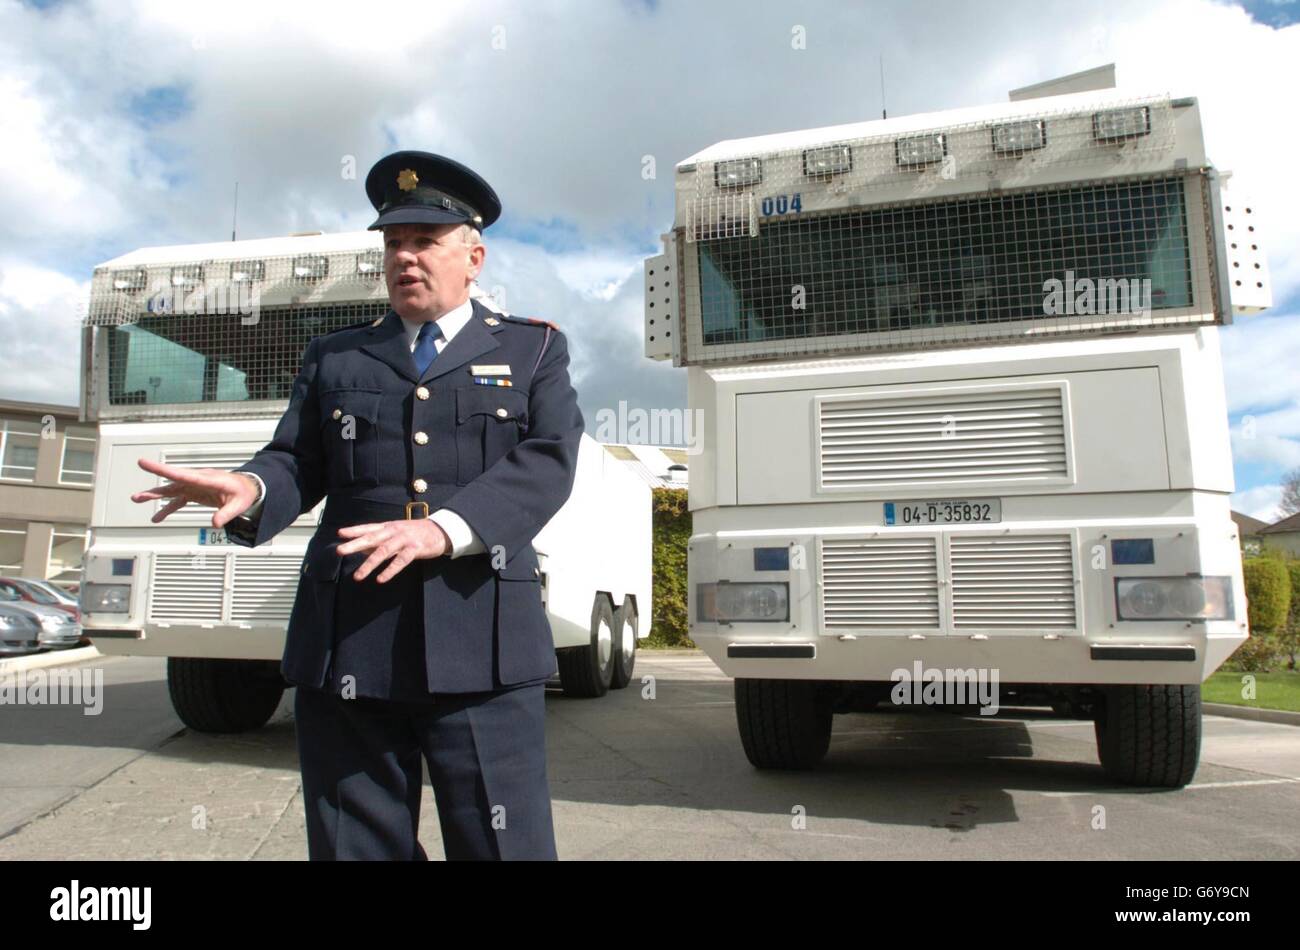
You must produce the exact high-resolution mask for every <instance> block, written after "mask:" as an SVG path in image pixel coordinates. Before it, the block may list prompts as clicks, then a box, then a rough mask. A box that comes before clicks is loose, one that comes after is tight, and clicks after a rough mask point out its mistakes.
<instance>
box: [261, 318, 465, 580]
mask: <svg viewBox="0 0 1300 950" xmlns="http://www.w3.org/2000/svg"><path fill="white" fill-rule="evenodd" d="M398 316H399V317H401V315H400V314H399V315H398ZM473 316H474V308H473V306H471V305H470V302H469V301H468V300H466V301H465V302H464V303H463V304H461V305H460V306H459V307H454V308H452V309H451V310H448V311H447V312H446V313H444V314H443V315H442V316H441V317H439V318H438V329H439V330H441V331H442V332H441V333H440V334H439V335H438V336H437V337H435V338H434V341H433V345H434V346H435V347H437V350H438V352H439V353H442V351H443V350H444V349H445V348H446V347H447V344H448V343H450V342H451V339H452V337H454V336H455V335H456V334H457V333H459V332H460V331H461V329H462V328H463V327H464V326H465V324H467V323H468V322H469V321H470V318H471V317H473ZM401 321H402V326H403V328H404V329H405V330H406V337H407V341H408V343H409V344H410V347H411V350H412V352H414V350H415V341H416V337H417V336H419V333H420V327H422V326H424V321H422V320H407V319H406V318H405V317H401ZM242 474H245V475H252V476H253V478H255V479H257V485H258V488H259V492H258V496H257V501H256V502H255V503H254V504H253V506H252V507H251V508H249V509H248V510H247V511H246V512H244V515H245V516H246V517H249V518H256V517H257V516H258V514H259V513H260V512H261V510H262V502H263V501H265V500H266V483H265V482H263V481H262V479H261V478H260V477H259V476H257V475H255V474H253V473H252V472H244V473H242ZM429 520H430V521H432V522H433V523H434V524H436V525H437V526H438V527H439V528H441V529H442V530H443V531H444V532H446V534H447V538H448V540H450V541H451V551H450V552H449V553H450V555H451V556H452V557H460V556H461V555H462V554H478V553H480V552H482V551H485V550H486V548H485V547H484V545H483V540H482V539H481V538H480V537H479V536H478V535H477V534H475V533H474V529H473V528H471V527H470V526H469V525H468V524H467V523H466V522H465V519H464V518H462V517H461V516H460V515H458V514H456V512H454V511H448V510H447V509H446V508H439V509H438V510H437V511H435V512H434V513H433V514H431V515H429Z"/></svg>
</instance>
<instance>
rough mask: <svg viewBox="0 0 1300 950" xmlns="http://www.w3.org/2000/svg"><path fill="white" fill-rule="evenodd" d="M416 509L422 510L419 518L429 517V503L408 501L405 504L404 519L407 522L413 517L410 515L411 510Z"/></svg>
mask: <svg viewBox="0 0 1300 950" xmlns="http://www.w3.org/2000/svg"><path fill="white" fill-rule="evenodd" d="M416 507H420V508H423V509H424V514H422V515H420V517H421V518H427V517H429V503H428V502H427V501H408V502H407V503H406V519H407V520H408V521H410V520H411V519H413V518H414V517H415V515H413V514H411V509H413V508H416Z"/></svg>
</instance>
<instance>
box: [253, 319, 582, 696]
mask: <svg viewBox="0 0 1300 950" xmlns="http://www.w3.org/2000/svg"><path fill="white" fill-rule="evenodd" d="M472 305H473V316H472V317H471V318H470V320H469V321H468V322H467V323H466V324H465V326H464V327H463V328H462V329H461V330H460V331H459V332H458V333H457V334H456V335H455V336H454V337H453V338H452V339H451V341H450V342H449V343H448V344H447V345H446V347H444V349H443V350H442V352H441V353H439V354H438V356H437V358H436V359H435V360H434V361H433V362H432V363H431V364H430V365H429V368H428V369H427V370H426V371H425V372H424V373H423V374H419V373H418V372H417V370H416V367H415V362H414V358H413V357H412V354H411V351H410V344H409V339H408V337H407V335H406V332H405V329H404V327H403V325H402V321H401V319H400V318H399V317H398V315H397V314H396V313H395V312H394V311H391V310H390V311H389V312H388V314H387V315H386V316H385V317H384V318H383V319H382V320H381V321H376V324H374V325H362V326H357V327H350V328H347V329H344V330H340V331H336V332H334V333H328V334H325V335H324V336H320V337H317V338H315V339H314V340H312V341H311V343H310V344H308V346H307V349H306V351H305V352H304V354H303V360H302V369H301V371H300V372H299V374H298V377H297V379H296V380H295V382H294V387H293V393H292V396H291V398H290V401H289V408H288V410H287V411H286V412H285V414H284V416H283V417H282V418H281V420H280V422H279V425H278V426H277V428H276V431H275V436H274V438H273V439H272V440H271V442H270V443H268V444H267V445H266V447H265V448H263V449H262V450H260V451H259V452H258V453H257V454H256V455H255V456H253V458H252V459H251V460H250V461H249V462H248V463H247V464H246V465H243V466H241V467H240V468H239V469H237V471H245V472H252V473H255V474H257V475H258V476H260V477H261V478H262V480H263V481H264V482H265V483H266V496H265V503H264V505H263V507H262V509H261V512H260V513H259V515H258V517H257V518H256V520H255V521H249V520H248V519H245V518H240V519H236V520H235V521H232V522H231V523H230V524H229V525H228V526H227V533H228V535H229V537H230V538H231V540H232V541H234V542H235V543H238V544H244V545H250V546H251V545H259V544H262V543H264V542H266V541H268V540H269V539H270V538H272V537H273V536H275V535H276V534H277V533H278V532H280V531H282V530H283V529H284V528H286V527H287V526H288V525H290V524H291V523H292V522H293V521H294V520H295V519H296V518H298V517H299V516H300V515H301V514H302V513H303V512H306V511H309V510H310V509H311V508H313V507H314V506H315V505H316V504H317V503H318V502H319V501H320V500H321V499H322V498H325V499H326V503H325V510H324V514H323V516H322V520H321V524H320V526H319V527H318V528H317V531H316V534H315V535H314V536H313V537H312V539H311V541H310V542H309V544H308V546H307V552H306V556H305V557H304V559H303V565H302V576H301V578H300V580H299V584H298V593H297V597H296V598H295V601H294V605H293V612H292V614H291V616H290V620H289V629H288V635H287V640H286V643H285V650H284V659H283V662H282V664H281V670H282V672H283V674H284V676H285V678H286V679H287V680H288V681H289V682H291V683H295V684H298V685H305V686H313V687H318V688H331V686H333V687H334V688H336V689H337V688H338V685H339V683H340V682H341V678H342V677H344V676H351V677H353V680H352V683H353V685H354V686H355V689H356V692H357V693H358V694H359V695H365V696H376V697H380V698H388V699H420V698H424V699H429V698H430V697H429V693H431V692H448V693H458V692H477V691H484V690H493V689H500V688H502V687H503V686H508V685H511V684H517V683H522V682H525V681H533V680H539V679H545V678H546V677H548V676H550V675H552V674H553V672H554V671H555V667H556V663H555V650H554V646H553V644H552V641H551V632H550V626H549V624H548V622H547V619H546V615H545V611H544V609H543V607H542V600H541V587H540V578H539V572H538V563H537V555H536V552H535V551H534V550H533V547H532V544H531V541H532V539H533V537H534V536H535V535H536V534H537V533H538V532H539V531H540V530H541V529H542V527H543V526H544V525H545V524H546V523H547V521H549V520H550V519H551V517H552V516H553V515H554V514H555V513H556V511H558V510H559V508H560V506H561V505H563V504H564V502H565V500H566V499H567V498H568V496H569V493H570V491H571V489H572V487H573V477H574V469H575V464H576V461H577V454H578V441H579V438H580V437H581V435H582V430H583V421H582V414H581V412H580V411H579V409H578V403H577V394H576V393H575V392H574V389H573V386H572V385H571V384H570V382H569V373H568V363H569V354H568V344H567V342H566V340H565V337H564V335H563V334H562V333H560V332H559V331H558V330H556V329H554V327H553V326H551V325H549V324H546V323H544V322H541V321H529V320H525V319H521V318H518V317H510V316H505V315H501V314H495V313H493V312H492V311H491V310H489V309H487V308H486V307H484V306H483V305H482V304H480V303H479V302H478V301H476V300H474V301H472ZM485 365H487V366H488V368H489V369H491V368H492V367H498V368H499V367H501V366H502V365H505V366H508V367H509V375H504V374H503V373H502V372H497V373H494V374H492V376H491V377H489V378H496V379H509V380H510V382H511V385H509V386H503V385H483V384H481V383H479V382H476V381H475V375H479V376H480V378H482V370H483V368H484V366H485ZM475 367H478V369H479V371H480V373H479V374H475V373H473V372H472V369H474V368H475ZM349 424H350V425H351V426H352V429H351V431H348V430H346V429H345V428H344V427H345V426H347V425H349ZM348 435H351V436H352V437H351V438H347V437H346V436H348ZM409 501H423V502H426V503H427V504H428V506H429V511H430V512H433V511H436V510H438V509H439V508H447V509H450V510H451V511H454V512H455V513H456V514H458V515H460V516H461V517H462V518H463V519H464V520H465V521H466V523H468V524H469V526H470V527H471V528H472V529H473V530H474V532H475V533H476V534H477V535H478V536H479V538H481V539H482V541H483V544H484V546H485V548H486V551H485V552H484V553H480V554H465V555H462V556H460V557H457V558H454V559H453V558H451V557H449V556H443V557H439V558H426V559H419V560H415V561H413V562H411V563H410V564H409V565H407V566H406V567H405V568H403V569H402V570H401V572H399V573H398V574H397V576H396V577H394V578H393V579H392V580H390V581H387V582H385V583H383V584H379V583H377V582H376V581H375V577H377V576H378V575H379V574H380V573H381V572H382V567H381V568H378V569H376V570H375V571H373V572H372V573H371V574H370V575H369V576H368V577H367V578H366V579H365V580H364V581H360V582H357V581H354V580H352V577H351V575H352V572H353V571H355V570H356V569H357V568H358V567H359V566H360V565H361V563H362V562H363V561H365V559H366V558H367V557H368V556H369V554H370V552H369V551H359V552H356V553H354V554H350V555H347V556H345V557H342V558H340V557H339V555H338V554H337V552H336V548H337V547H338V545H339V544H340V543H343V541H344V539H341V538H340V537H339V536H338V533H337V529H338V528H339V526H341V525H348V524H362V523H366V522H373V521H389V520H395V519H400V518H404V517H405V511H404V506H405V503H406V502H409ZM417 513H418V514H422V512H420V511H419V509H417ZM417 516H418V515H417ZM494 564H495V566H494ZM497 568H499V569H497Z"/></svg>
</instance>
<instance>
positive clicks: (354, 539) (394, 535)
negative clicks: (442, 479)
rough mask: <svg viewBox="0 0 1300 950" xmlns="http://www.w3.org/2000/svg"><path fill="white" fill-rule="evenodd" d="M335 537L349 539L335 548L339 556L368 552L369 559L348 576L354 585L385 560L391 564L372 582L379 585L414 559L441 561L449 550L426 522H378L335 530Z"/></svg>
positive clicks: (434, 526) (440, 532) (443, 536)
mask: <svg viewBox="0 0 1300 950" xmlns="http://www.w3.org/2000/svg"><path fill="white" fill-rule="evenodd" d="M339 537H341V538H351V540H350V541H347V542H346V543H344V544H340V545H339V546H338V553H339V555H340V556H342V555H344V554H352V553H353V552H355V551H369V552H370V556H369V557H368V558H366V560H365V562H364V563H363V564H362V565H361V566H360V567H358V568H357V569H356V570H355V571H354V572H353V573H352V579H353V580H354V581H363V580H365V579H366V577H367V576H368V575H369V574H370V572H371V571H373V570H374V569H375V568H377V567H378V566H379V565H380V564H383V563H384V562H385V561H387V560H388V559H389V558H392V563H391V564H389V565H388V567H387V568H385V569H384V572H383V573H382V574H380V575H379V576H378V577H376V578H375V580H376V581H377V582H378V583H380V584H383V583H384V582H386V581H390V580H392V579H393V578H394V577H396V576H397V573H398V572H399V571H400V570H401V569H402V568H404V567H406V565H408V564H410V563H411V562H412V561H414V560H415V559H416V558H426V557H442V556H443V555H444V554H446V553H447V552H449V551H450V550H451V542H450V541H449V540H448V538H447V535H446V533H445V532H444V531H443V530H442V528H440V527H439V526H438V525H437V524H435V523H434V522H432V521H430V520H429V519H428V518H412V519H410V520H408V521H380V522H376V523H374V524H358V525H351V526H350V527H346V528H339Z"/></svg>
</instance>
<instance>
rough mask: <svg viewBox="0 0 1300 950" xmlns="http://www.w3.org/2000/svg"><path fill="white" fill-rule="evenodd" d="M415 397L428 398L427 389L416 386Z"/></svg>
mask: <svg viewBox="0 0 1300 950" xmlns="http://www.w3.org/2000/svg"><path fill="white" fill-rule="evenodd" d="M415 398H416V399H428V398H429V390H427V389H425V388H424V387H423V386H418V387H416V390H415Z"/></svg>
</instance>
